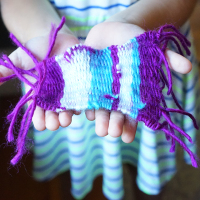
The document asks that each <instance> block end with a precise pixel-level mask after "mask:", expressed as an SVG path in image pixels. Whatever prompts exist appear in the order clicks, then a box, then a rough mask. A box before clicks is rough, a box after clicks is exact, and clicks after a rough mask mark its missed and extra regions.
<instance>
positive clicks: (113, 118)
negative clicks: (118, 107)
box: [87, 110, 137, 143]
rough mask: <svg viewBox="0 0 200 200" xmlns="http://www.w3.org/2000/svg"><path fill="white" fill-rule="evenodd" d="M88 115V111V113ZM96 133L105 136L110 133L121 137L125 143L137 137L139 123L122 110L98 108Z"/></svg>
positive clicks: (96, 112)
mask: <svg viewBox="0 0 200 200" xmlns="http://www.w3.org/2000/svg"><path fill="white" fill-rule="evenodd" d="M87 115H88V113H87ZM95 119H96V129H95V131H96V134H97V135H98V136H101V137H104V136H106V135H108V134H109V135H110V136H112V137H120V136H121V138H122V141H123V142H125V143H130V142H132V141H133V140H134V138H135V133H136V129H137V123H136V122H135V121H134V120H133V119H132V118H130V117H128V116H125V115H124V114H122V113H121V112H118V111H112V112H111V113H110V112H109V111H107V110H96V111H95Z"/></svg>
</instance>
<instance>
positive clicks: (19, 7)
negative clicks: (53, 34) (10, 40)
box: [1, 0, 70, 43]
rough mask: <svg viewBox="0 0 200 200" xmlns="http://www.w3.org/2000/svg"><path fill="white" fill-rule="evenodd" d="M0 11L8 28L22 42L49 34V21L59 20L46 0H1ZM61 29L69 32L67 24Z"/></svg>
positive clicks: (57, 22)
mask: <svg viewBox="0 0 200 200" xmlns="http://www.w3.org/2000/svg"><path fill="white" fill-rule="evenodd" d="M1 12H2V17H3V20H4V23H5V25H6V27H7V28H8V30H9V31H10V32H12V33H13V34H14V35H16V37H17V38H18V39H19V40H20V41H21V42H23V43H24V42H26V41H28V40H29V39H31V38H33V37H37V36H42V35H46V34H49V32H50V29H51V23H54V24H56V25H58V24H59V23H60V21H61V20H60V17H59V15H58V14H57V13H56V11H55V10H54V8H53V7H52V6H51V4H50V3H49V2H48V1H47V0H1ZM62 31H63V32H70V31H69V29H68V28H67V26H64V27H63V28H62V30H61V32H62Z"/></svg>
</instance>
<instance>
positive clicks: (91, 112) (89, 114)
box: [85, 110, 95, 121]
mask: <svg viewBox="0 0 200 200" xmlns="http://www.w3.org/2000/svg"><path fill="white" fill-rule="evenodd" d="M85 115H86V117H87V119H88V120H90V121H94V120H95V111H94V110H86V111H85Z"/></svg>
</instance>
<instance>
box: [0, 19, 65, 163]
mask: <svg viewBox="0 0 200 200" xmlns="http://www.w3.org/2000/svg"><path fill="white" fill-rule="evenodd" d="M64 23H65V18H64V17H63V18H62V20H61V23H60V25H59V26H58V27H57V28H56V27H55V25H52V29H51V33H50V37H49V48H48V51H47V54H46V56H45V58H44V60H43V61H42V62H39V61H38V60H37V59H36V57H35V56H34V55H33V54H32V53H31V52H30V51H29V50H28V49H27V48H26V47H24V46H23V45H22V44H21V43H20V42H19V41H18V40H17V38H16V37H15V36H14V35H13V34H12V33H11V34H10V38H11V39H12V41H13V42H14V43H15V44H16V45H17V46H18V47H20V48H21V49H23V50H24V51H25V52H26V53H27V55H29V56H30V58H31V59H32V60H33V62H34V64H35V67H34V68H32V69H30V70H24V69H20V68H18V67H16V66H15V65H14V64H13V63H12V61H11V60H10V59H9V57H8V56H7V55H3V56H2V59H0V65H3V66H4V67H6V68H8V69H11V70H13V72H14V74H13V75H11V76H8V77H3V78H0V82H5V81H8V80H10V79H13V78H16V77H18V78H19V79H20V80H21V81H22V82H24V83H26V84H27V85H29V86H30V87H31V89H30V90H29V91H28V92H27V93H26V94H25V95H24V96H23V97H22V98H21V100H20V101H19V102H18V103H17V105H16V107H15V108H14V110H13V111H12V112H11V113H10V114H9V115H8V116H7V119H8V120H9V121H11V122H10V127H9V130H8V134H7V140H8V142H14V141H15V137H14V134H13V129H14V126H15V123H16V120H17V116H18V114H19V112H20V110H21V109H22V107H23V106H24V105H25V104H26V103H27V102H31V103H30V105H29V106H28V108H27V110H26V112H25V113H24V115H23V118H22V121H21V126H20V130H19V134H18V137H17V139H16V155H15V156H14V157H13V158H12V160H11V164H12V165H15V164H17V163H18V162H19V160H20V159H21V158H22V156H23V154H24V153H26V146H25V142H26V136H27V133H28V129H29V126H30V124H31V121H32V118H33V114H34V111H35V109H36V103H37V97H38V94H39V92H40V89H41V87H42V84H43V82H44V80H45V76H46V64H45V63H46V60H47V59H48V58H49V56H50V54H51V51H52V49H53V47H54V44H55V40H56V37H57V34H58V31H59V30H60V29H61V28H62V26H63V25H64ZM34 72H36V73H37V75H36V74H35V73H34ZM25 75H29V76H31V77H33V78H35V80H36V82H35V83H31V82H30V81H29V80H28V79H27V78H25Z"/></svg>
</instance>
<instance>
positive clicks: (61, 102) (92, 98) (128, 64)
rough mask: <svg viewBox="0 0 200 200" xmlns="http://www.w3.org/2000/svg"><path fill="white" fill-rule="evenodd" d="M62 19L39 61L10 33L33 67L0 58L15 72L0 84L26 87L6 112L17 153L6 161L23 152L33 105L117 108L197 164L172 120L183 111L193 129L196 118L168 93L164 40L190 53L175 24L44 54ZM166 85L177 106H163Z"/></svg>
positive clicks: (184, 134) (68, 107)
mask: <svg viewBox="0 0 200 200" xmlns="http://www.w3.org/2000/svg"><path fill="white" fill-rule="evenodd" d="M64 22H65V18H62V21H61V24H60V25H59V27H58V28H57V29H56V30H55V29H52V33H53V34H52V33H51V35H53V36H52V37H51V39H50V43H49V50H48V52H47V54H46V57H45V58H44V60H43V61H41V62H39V61H38V60H37V59H36V58H35V57H34V56H33V55H32V53H31V52H30V51H29V50H28V49H26V48H25V47H24V46H23V45H22V44H21V43H20V42H19V41H18V40H17V39H16V38H15V36H14V35H12V34H11V35H10V37H11V39H12V40H13V41H14V42H15V43H16V45H17V46H19V47H21V48H22V49H23V50H24V51H25V52H26V53H27V54H28V55H29V56H30V57H31V58H32V60H33V61H34V63H35V67H34V68H33V69H31V70H23V69H19V68H17V67H16V66H14V65H13V63H12V62H11V60H10V59H9V58H8V56H6V55H3V57H2V59H0V64H1V65H3V66H5V67H7V68H9V69H12V70H13V71H14V75H11V76H9V77H4V78H1V79H0V82H4V81H7V80H10V79H12V78H15V77H18V78H19V79H20V80H21V81H22V82H24V83H26V84H28V85H29V86H30V87H31V89H30V90H29V91H28V92H27V93H26V94H25V95H24V96H23V97H22V98H21V100H20V101H19V102H18V104H17V105H16V107H15V108H14V110H13V111H12V113H10V114H9V115H8V116H7V119H8V120H10V121H11V122H10V127H9V130H8V135H7V139H8V142H14V141H16V155H15V156H14V158H13V159H12V160H11V164H13V165H15V164H16V163H17V162H18V161H19V160H20V159H21V157H22V155H23V154H24V153H25V152H26V150H27V149H26V136H27V132H28V129H29V126H30V123H31V120H32V117H33V113H34V111H35V108H36V105H37V106H40V107H41V108H43V109H45V110H52V111H56V112H59V111H63V110H69V109H73V110H78V111H79V110H81V111H82V110H87V109H96V110H97V109H100V108H101V109H106V110H109V111H112V110H116V111H121V112H122V113H123V114H126V115H128V116H130V117H131V118H132V119H134V120H136V121H142V122H144V123H145V125H146V126H147V127H149V128H151V129H152V130H162V131H163V132H164V133H165V135H166V139H167V140H169V141H171V148H170V152H174V151H175V143H176V141H177V142H178V143H179V144H180V145H181V146H182V147H183V148H184V149H185V150H186V151H187V152H188V154H189V155H190V158H191V161H192V165H193V166H194V167H197V166H198V165H197V161H196V156H195V155H194V154H193V153H192V152H191V151H190V149H189V148H188V147H187V146H186V145H185V143H184V142H183V141H182V140H181V139H179V137H178V136H177V135H176V132H175V131H178V132H179V133H180V134H181V135H182V136H184V137H186V138H187V139H188V140H189V141H190V142H192V140H191V137H190V136H189V135H188V134H187V133H185V132H184V131H183V130H181V128H179V127H177V126H176V125H175V124H174V123H173V122H172V120H171V117H170V113H171V112H176V113H180V114H183V115H187V116H188V117H190V118H191V119H192V120H193V123H194V126H195V128H197V129H198V126H197V123H196V120H195V118H194V117H193V116H192V115H191V114H189V113H187V112H185V111H184V110H183V109H182V107H181V106H180V105H179V103H178V101H177V99H176V97H175V95H174V93H173V89H172V77H171V72H170V69H169V65H168V63H167V60H166V58H165V55H164V52H165V50H166V47H167V44H168V42H169V41H172V42H174V44H175V45H176V46H177V48H178V50H179V52H180V54H182V55H183V52H182V49H181V45H182V47H183V48H184V50H185V51H186V53H187V54H188V55H189V54H190V51H189V48H188V47H189V46H190V42H189V41H188V40H187V39H186V38H185V37H184V36H183V35H182V34H181V33H179V31H178V30H177V29H176V28H175V27H174V26H172V25H165V26H162V27H161V28H160V29H159V30H158V31H148V32H145V33H143V34H141V35H140V36H138V37H135V38H133V39H131V40H129V41H128V42H127V43H125V44H124V45H112V46H110V47H107V48H105V49H103V50H97V49H93V48H91V47H89V46H85V45H82V44H78V45H75V46H73V47H71V48H68V49H67V50H66V51H65V52H64V53H63V54H62V55H56V56H53V57H49V56H50V53H51V50H52V48H53V46H54V43H55V39H56V36H57V33H58V31H59V30H60V29H61V28H62V26H63V24H64ZM53 30H55V31H53ZM169 30H170V31H169ZM163 66H165V67H166V72H167V75H166V74H165V72H164V70H163ZM35 72H36V73H35ZM26 74H27V75H29V76H32V77H34V78H35V79H36V82H35V83H34V84H33V83H31V82H30V81H29V80H28V79H27V78H25V76H24V75H26ZM165 87H168V92H167V94H168V95H171V96H172V98H173V99H174V101H175V104H176V106H177V109H172V108H168V107H167V105H166V102H165V99H164V96H163V94H162V91H163V89H164V88H165ZM30 100H32V101H31V104H30V105H29V106H28V108H27V110H26V112H25V114H24V116H23V118H22V121H21V128H20V130H19V134H18V137H17V138H15V136H14V134H13V129H14V125H15V122H16V119H17V116H18V113H19V111H20V110H21V108H22V107H23V105H24V104H26V103H27V102H28V101H30Z"/></svg>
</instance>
